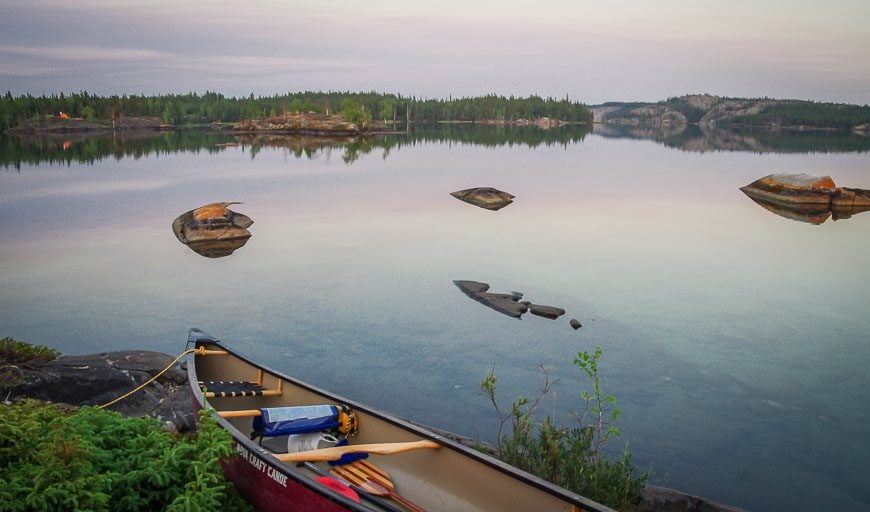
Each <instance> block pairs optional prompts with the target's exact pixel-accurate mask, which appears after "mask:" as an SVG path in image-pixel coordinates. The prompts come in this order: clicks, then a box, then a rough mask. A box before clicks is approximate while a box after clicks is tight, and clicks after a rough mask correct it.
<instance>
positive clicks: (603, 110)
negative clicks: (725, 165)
mask: <svg viewBox="0 0 870 512" xmlns="http://www.w3.org/2000/svg"><path fill="white" fill-rule="evenodd" d="M590 110H591V111H592V113H593V115H594V117H595V121H596V122H600V123H611V124H621V125H627V126H650V127H667V128H676V129H679V128H682V127H685V126H687V125H689V124H697V125H699V126H703V127H710V128H712V127H745V128H750V127H751V128H769V129H791V130H849V131H854V132H860V133H867V132H870V106H867V105H864V106H859V105H847V104H840V103H818V102H813V101H803V100H773V99H769V98H726V97H722V96H712V95H709V94H696V95H687V96H680V97H677V98H669V99H667V100H665V101H660V102H657V103H643V102H634V103H622V102H609V103H603V104H601V105H592V106H590Z"/></svg>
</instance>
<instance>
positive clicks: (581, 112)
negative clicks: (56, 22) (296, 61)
mask: <svg viewBox="0 0 870 512" xmlns="http://www.w3.org/2000/svg"><path fill="white" fill-rule="evenodd" d="M300 114H301V115H318V116H321V118H322V119H327V118H335V119H337V121H336V122H341V123H344V122H346V123H351V124H353V125H354V126H355V129H356V130H358V131H372V130H374V131H378V130H380V131H384V130H387V129H395V127H397V126H404V127H405V128H407V126H408V125H410V124H425V123H445V122H466V123H476V124H488V125H521V126H522V125H537V126H539V127H543V128H549V127H553V126H560V125H562V124H577V123H584V124H586V123H592V122H593V121H594V122H599V123H606V124H619V125H624V126H644V127H663V128H669V129H674V128H676V129H681V128H683V127H685V126H688V125H699V126H702V127H719V128H734V127H740V128H765V129H791V130H845V131H852V132H855V133H870V106H868V105H864V106H861V105H848V104H839V103H821V102H814V101H804V100H788V99H785V100H780V99H771V98H729V97H724V96H714V95H710V94H694V95H685V96H679V97H673V98H668V99H667V100H664V101H660V102H654V103H650V102H608V103H602V104H599V105H593V106H587V105H585V104H584V103H582V102H578V101H572V100H571V99H569V97H568V96H566V97H565V98H561V99H557V98H553V97H547V98H544V97H541V96H537V95H531V96H527V97H515V96H500V95H496V94H488V95H485V96H475V97H463V98H453V97H448V98H447V99H425V98H417V97H415V96H403V95H401V94H390V93H378V92H350V91H327V92H324V91H304V92H288V93H285V94H275V95H272V96H257V97H255V96H254V95H253V94H251V95H249V96H247V97H232V96H224V95H223V94H221V93H218V92H212V91H207V92H205V93H204V94H199V93H196V92H190V93H187V94H164V95H150V96H146V95H136V94H133V95H111V96H100V95H96V94H91V93H88V92H87V91H81V92H76V93H72V94H64V93H59V94H52V95H50V96H46V95H43V96H32V95H30V94H25V95H19V96H13V95H12V93H11V92H8V91H7V92H6V94H5V96H4V97H3V100H2V101H0V130H3V131H6V130H9V129H17V130H19V131H25V132H27V131H30V132H34V131H64V130H66V131H88V127H89V126H90V127H91V128H93V129H94V130H99V129H105V128H106V127H109V126H111V127H112V128H113V129H115V128H118V127H120V128H121V129H131V127H132V128H135V126H134V125H135V124H136V123H139V124H143V125H147V128H149V129H168V128H170V127H172V126H193V125H208V124H213V123H231V124H237V123H245V122H248V123H250V121H251V120H262V119H278V118H280V117H283V118H285V119H287V118H288V116H291V115H300ZM70 119H71V120H72V121H69V120H70ZM131 120H132V121H131ZM141 120H147V121H141ZM52 126H53V127H54V128H53V129H52V128H51V127H52ZM243 126H248V129H250V124H248V125H243Z"/></svg>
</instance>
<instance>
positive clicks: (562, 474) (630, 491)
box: [480, 347, 649, 510]
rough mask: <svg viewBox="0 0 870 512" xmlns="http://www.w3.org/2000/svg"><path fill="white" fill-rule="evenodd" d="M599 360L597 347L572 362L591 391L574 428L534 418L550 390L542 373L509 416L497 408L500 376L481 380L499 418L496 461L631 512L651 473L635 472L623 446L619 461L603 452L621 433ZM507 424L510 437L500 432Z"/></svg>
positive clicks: (549, 383) (549, 385)
mask: <svg viewBox="0 0 870 512" xmlns="http://www.w3.org/2000/svg"><path fill="white" fill-rule="evenodd" d="M600 358H601V348H600V347H598V348H596V350H595V352H594V353H593V354H589V353H588V352H580V353H578V354H577V357H576V358H574V365H575V366H577V367H578V368H579V369H580V370H581V371H583V373H585V374H586V376H587V377H589V378H591V379H592V381H593V389H592V392H591V393H590V392H588V391H585V390H584V391H582V392H581V394H580V396H581V398H582V400H583V405H582V410H581V411H580V412H579V413H574V414H573V416H574V418H575V420H576V422H577V423H576V425H574V426H572V427H560V426H557V425H556V424H554V422H553V419H552V418H551V417H550V416H547V417H546V418H544V420H543V421H542V422H537V421H536V419H535V411H536V410H537V409H538V406H539V405H540V404H541V401H542V400H543V398H544V397H546V396H547V395H548V394H549V392H550V390H551V388H552V386H553V383H551V382H550V378H549V373H548V372H547V370H546V369H544V375H545V382H544V385H543V387H542V388H541V391H540V393H539V395H538V397H537V398H536V399H535V400H534V401H533V402H531V403H530V402H529V399H528V398H527V397H524V396H521V397H519V398H518V399H517V401H516V402H513V403H512V404H511V408H510V413H504V412H502V410H501V408H500V407H499V404H498V400H497V399H496V383H497V381H498V378H497V377H496V376H495V373H494V372H493V371H490V372H489V374H488V375H487V376H486V377H484V379H483V381H482V382H481V383H480V388H481V389H482V390H483V392H484V394H485V395H486V396H487V398H489V400H490V402H491V403H492V405H493V407H494V408H495V410H496V413H497V414H498V418H499V428H498V433H497V436H496V439H497V443H496V447H497V451H498V457H499V458H500V459H502V460H503V461H505V462H507V463H508V464H510V465H512V466H516V467H518V468H520V469H522V470H524V471H528V472H529V473H531V474H533V475H536V476H539V477H541V478H544V479H546V480H548V481H550V482H552V483H554V484H556V485H558V486H560V487H564V488H566V489H569V490H571V491H574V492H576V493H578V494H581V495H583V496H586V497H587V498H590V499H592V500H595V501H597V502H599V503H602V504H604V505H607V506H610V507H613V508H616V509H619V510H633V509H634V506H635V505H636V504H637V503H638V502H639V501H640V493H641V491H642V490H643V488H644V486H645V485H646V480H647V478H648V477H649V471H648V470H647V471H645V472H643V473H638V471H637V469H636V468H635V467H634V466H633V465H632V464H631V454H630V453H629V452H628V449H627V448H626V449H625V450H624V451H623V454H622V457H620V458H619V459H617V460H609V459H608V458H607V457H606V454H605V453H604V452H603V451H602V449H601V448H602V446H603V445H604V444H606V443H607V442H608V441H609V440H610V436H611V435H614V436H618V435H619V430H618V429H617V428H616V425H615V422H616V419H617V418H618V417H619V414H620V410H619V409H615V408H612V406H613V405H615V404H616V398H615V397H614V396H612V395H605V394H604V392H603V390H602V389H601V377H600V376H599V374H598V361H599V359H600ZM587 415H588V416H589V418H591V420H590V419H587ZM508 422H510V433H507V432H504V430H505V429H504V427H505V425H506V424H507V423H508Z"/></svg>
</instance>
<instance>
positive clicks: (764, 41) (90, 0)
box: [0, 0, 870, 104]
mask: <svg viewBox="0 0 870 512" xmlns="http://www.w3.org/2000/svg"><path fill="white" fill-rule="evenodd" d="M0 12H2V13H3V15H2V16H0V89H3V90H4V91H5V90H11V91H12V92H13V94H21V93H26V92H29V93H31V94H37V95H38V94H51V93H56V92H61V91H65V92H71V91H78V90H82V89H84V90H88V91H91V92H96V93H101V94H110V93H145V94H154V93H165V92H187V91H200V92H202V91H205V90H214V91H219V92H223V93H225V94H228V95H247V94H249V93H251V92H254V93H255V94H274V93H280V92H286V91H296V90H304V89H321V90H376V91H385V92H397V93H401V94H405V95H416V96H424V97H446V96H448V95H453V96H466V95H476V94H485V93H489V92H495V93H499V94H505V95H511V94H513V95H528V94H541V95H545V96H557V97H564V96H565V95H566V94H567V95H568V96H569V97H571V98H572V99H576V100H581V101H585V102H587V103H599V102H603V101H608V100H623V101H630V100H659V99H664V98H666V97H669V96H676V95H680V94H685V93H701V92H708V93H713V94H720V95H728V96H770V97H777V98H786V97H787V98H801V99H813V100H820V101H837V102H849V103H859V104H867V103H870V55H868V53H870V23H868V22H870V2H867V1H865V0H829V1H826V2H817V1H809V0H766V1H757V0H756V1H746V0H735V1H732V2H721V1H716V2H714V1H707V0H693V1H689V0H678V1H673V0H672V1H661V2H648V1H644V0H620V1H613V2H601V1H588V0H569V1H549V2H544V1H537V2H535V1H525V0H523V1H507V0H505V1H500V2H494V1H483V2H467V1H463V2H460V1H456V0H442V1H439V2H406V1H399V0H373V1H369V2H347V1H335V0H333V1H329V0H324V1H317V2H313V1H311V2H298V1H297V2H292V1H290V2H288V1H276V0H249V1H247V2H236V1H228V0H213V1H210V2H199V1H197V2H180V1H178V0H175V1H167V0H149V1H139V0H123V1H122V0H103V1H96V0H79V1H77V2H66V1H59V0H29V1H27V2H20V1H15V0H0Z"/></svg>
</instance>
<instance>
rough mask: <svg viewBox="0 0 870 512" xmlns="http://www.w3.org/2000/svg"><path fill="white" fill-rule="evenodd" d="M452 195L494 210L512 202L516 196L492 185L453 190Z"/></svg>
mask: <svg viewBox="0 0 870 512" xmlns="http://www.w3.org/2000/svg"><path fill="white" fill-rule="evenodd" d="M450 195H451V196H453V197H455V198H456V199H459V200H460V201H465V202H466V203H468V204H473V205H474V206H478V207H480V208H484V209H487V210H493V211H496V210H501V209H502V208H504V207H505V206H507V205H509V204H511V203H512V202H513V200H514V197H515V196H513V195H511V194H508V193H507V192H502V191H501V190H498V189H495V188H492V187H477V188H468V189H465V190H457V191H456V192H451V193H450Z"/></svg>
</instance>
